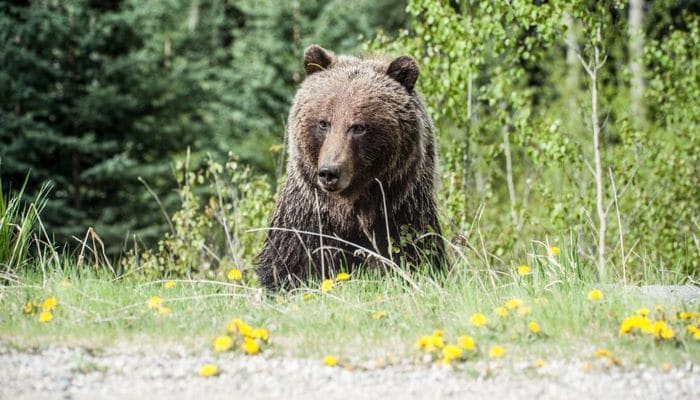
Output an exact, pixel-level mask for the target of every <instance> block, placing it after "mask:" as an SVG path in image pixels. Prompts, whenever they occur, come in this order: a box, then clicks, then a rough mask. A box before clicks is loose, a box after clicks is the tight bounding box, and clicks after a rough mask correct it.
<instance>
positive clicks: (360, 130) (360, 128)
mask: <svg viewBox="0 0 700 400" xmlns="http://www.w3.org/2000/svg"><path fill="white" fill-rule="evenodd" d="M365 132H367V125H365V124H357V125H355V126H353V128H352V133H354V134H355V135H363V134H364V133H365Z"/></svg>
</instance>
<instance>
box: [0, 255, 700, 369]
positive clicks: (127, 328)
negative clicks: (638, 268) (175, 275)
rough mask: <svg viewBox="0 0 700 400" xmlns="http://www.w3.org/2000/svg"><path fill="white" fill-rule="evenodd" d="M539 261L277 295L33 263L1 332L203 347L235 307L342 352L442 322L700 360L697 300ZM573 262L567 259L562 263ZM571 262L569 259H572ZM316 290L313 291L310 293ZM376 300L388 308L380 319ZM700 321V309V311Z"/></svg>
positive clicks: (399, 344) (309, 345)
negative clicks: (636, 316)
mask: <svg viewBox="0 0 700 400" xmlns="http://www.w3.org/2000/svg"><path fill="white" fill-rule="evenodd" d="M542 268H543V267H542V266H533V272H534V274H533V275H530V276H525V277H518V276H517V275H516V274H513V275H511V276H500V277H497V278H495V279H494V280H493V281H491V280H490V279H487V280H484V281H481V280H480V279H478V278H477V277H476V276H475V275H472V274H468V273H462V274H456V276H454V277H453V278H451V279H449V280H445V281H444V282H435V281H432V280H430V279H428V278H425V277H423V276H414V279H415V283H416V284H417V285H418V288H417V289H416V288H414V287H413V285H408V284H407V283H406V281H405V280H404V279H402V278H401V277H398V276H389V277H379V276H373V275H371V274H365V275H356V276H353V278H352V279H351V280H350V281H346V282H340V283H337V284H336V286H335V287H334V288H333V289H332V290H331V291H330V292H329V293H325V294H324V293H321V291H320V289H319V288H320V285H314V286H313V287H309V288H307V289H305V290H298V291H295V292H292V293H286V294H280V295H276V296H268V295H266V294H264V293H263V292H262V290H261V289H257V288H248V287H244V286H242V285H238V284H231V283H225V282H215V281H177V285H176V286H175V287H174V288H170V289H168V288H165V287H164V284H163V281H146V280H143V279H141V278H137V277H133V276H132V277H125V278H122V279H116V280H115V279H114V278H113V276H112V275H110V274H108V273H95V272H91V273H85V272H83V273H82V274H77V273H76V272H75V269H74V268H71V267H65V268H63V269H62V270H56V271H54V272H49V273H48V274H47V275H46V278H43V275H39V274H35V275H26V276H23V277H21V278H20V282H21V283H19V284H14V285H12V286H5V287H3V288H2V289H1V290H2V295H1V296H0V337H2V341H3V342H5V344H8V345H12V346H19V347H22V348H27V347H35V346H45V345H53V344H72V345H82V346H88V347H101V346H107V345H109V344H110V343H113V342H116V341H124V340H126V341H133V342H139V343H160V342H166V343H167V342H178V343H185V344H188V345H191V346H192V348H193V349H199V350H202V351H209V350H206V349H207V348H210V342H211V338H212V337H214V336H216V335H218V334H221V333H223V332H224V326H225V325H226V324H227V323H228V322H229V321H230V320H231V319H233V318H237V317H238V318H241V319H243V320H244V321H246V322H248V323H250V324H252V325H255V326H262V327H265V328H267V329H268V331H269V332H270V336H271V342H270V345H269V346H267V348H269V349H271V352H272V354H273V355H277V356H280V355H285V356H299V357H311V358H317V359H319V360H320V359H321V358H322V357H323V356H325V355H327V354H333V355H336V356H337V357H339V358H340V359H353V360H359V359H374V358H376V357H386V356H387V355H392V356H393V357H394V358H399V359H406V358H407V359H411V360H415V361H417V360H419V359H421V356H420V354H419V353H418V351H416V350H415V349H414V347H413V346H414V343H415V341H416V339H417V338H418V337H419V336H421V335H429V334H431V333H432V332H433V330H436V329H440V330H443V331H444V332H445V339H446V341H450V342H454V341H455V340H456V337H457V336H458V335H462V334H469V335H472V336H473V337H474V338H475V339H476V343H477V347H478V350H479V354H478V355H476V356H475V357H474V358H473V359H486V358H487V357H488V356H487V353H488V348H489V347H490V346H492V345H501V346H503V347H504V348H505V349H506V352H507V354H506V358H505V359H506V360H534V359H544V360H547V359H584V360H586V359H593V358H594V356H593V353H594V351H595V350H597V349H607V350H610V351H611V352H613V354H614V355H615V358H616V359H619V360H621V361H622V362H623V363H628V362H629V363H639V362H645V363H649V364H651V365H661V364H662V363H672V364H681V363H683V362H687V361H694V362H696V363H697V362H699V361H700V342H699V341H695V340H694V339H693V338H692V336H691V335H689V334H688V332H686V331H685V325H687V323H686V321H677V320H676V312H678V311H681V310H684V311H696V312H697V311H700V309H699V306H698V304H697V303H695V305H693V306H692V307H689V306H688V305H684V304H674V303H661V304H658V303H657V302H656V301H654V300H653V299H646V298H643V297H640V296H638V295H636V296H635V295H633V294H630V293H626V292H624V291H622V290H620V287H618V286H606V287H603V288H601V289H602V291H603V298H602V299H601V300H599V301H596V302H592V301H590V300H588V299H587V294H588V293H589V291H590V290H592V289H593V288H594V285H592V284H590V283H587V282H586V281H585V280H582V279H578V278H575V277H568V278H566V279H563V278H562V277H561V276H553V275H551V273H550V272H549V271H546V270H545V271H543V270H542ZM563 268H564V267H563ZM564 269H566V270H571V266H569V265H567V266H565V268H564ZM305 293H309V294H311V298H310V299H307V300H305V299H304V294H305ZM154 295H158V296H161V297H162V298H163V300H164V303H165V305H167V306H168V307H170V308H171V309H172V313H171V314H169V315H165V316H161V315H157V313H155V312H154V311H153V310H152V309H149V308H148V307H147V305H146V303H147V300H148V298H149V297H150V296H154ZM49 296H55V297H56V298H57V299H58V302H59V306H58V308H57V309H56V310H55V313H54V314H55V317H54V319H53V320H52V321H50V322H48V323H39V322H38V321H37V318H36V316H35V315H34V316H30V315H24V314H23V311H22V307H23V305H24V304H25V303H26V302H28V301H31V300H36V301H38V302H41V301H42V300H43V299H45V298H47V297H49ZM510 298H518V299H521V300H522V301H523V302H524V303H525V305H527V306H530V307H531V308H532V313H531V314H529V315H527V316H521V315H518V313H517V311H511V313H510V314H509V316H508V317H506V318H500V317H497V316H496V315H495V314H494V312H493V309H494V308H495V307H497V306H501V305H503V304H504V303H505V301H506V300H508V299H510ZM657 306H658V307H660V308H661V309H662V311H659V312H658V313H656V314H655V315H654V318H659V319H661V318H663V319H664V320H666V321H667V322H669V323H671V324H674V325H673V326H674V327H675V329H676V338H677V339H676V340H671V341H658V340H654V339H653V338H652V337H651V336H649V335H645V336H625V337H620V336H619V335H618V328H619V325H620V322H621V321H622V320H623V319H624V318H625V317H626V316H628V315H630V314H633V313H635V311H636V310H637V309H639V308H641V307H647V308H649V309H651V310H652V314H653V313H654V309H655V307H657ZM377 311H383V312H384V313H386V317H384V318H380V319H374V318H373V314H374V313H375V312H377ZM476 312H481V313H484V314H485V315H486V316H487V318H488V320H489V324H488V328H475V327H473V326H471V325H470V323H469V319H470V316H471V315H472V314H473V313H476ZM530 321H535V322H537V323H538V324H539V325H540V326H541V328H542V332H543V334H542V335H532V334H529V333H528V330H527V323H528V322H530ZM695 323H696V324H698V323H700V321H695Z"/></svg>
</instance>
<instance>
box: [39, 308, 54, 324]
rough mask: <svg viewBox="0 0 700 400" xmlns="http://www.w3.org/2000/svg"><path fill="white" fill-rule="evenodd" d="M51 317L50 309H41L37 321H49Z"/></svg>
mask: <svg viewBox="0 0 700 400" xmlns="http://www.w3.org/2000/svg"><path fill="white" fill-rule="evenodd" d="M52 319H53V314H51V311H42V312H41V314H39V322H49V321H51V320H52Z"/></svg>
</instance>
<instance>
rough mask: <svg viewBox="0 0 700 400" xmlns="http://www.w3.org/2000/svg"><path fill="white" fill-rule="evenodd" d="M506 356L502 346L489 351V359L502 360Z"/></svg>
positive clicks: (493, 347)
mask: <svg viewBox="0 0 700 400" xmlns="http://www.w3.org/2000/svg"><path fill="white" fill-rule="evenodd" d="M505 354H506V350H505V349H504V348H503V347H501V346H492V347H491V348H490V349H489V357H491V358H501V357H503V356H504V355H505Z"/></svg>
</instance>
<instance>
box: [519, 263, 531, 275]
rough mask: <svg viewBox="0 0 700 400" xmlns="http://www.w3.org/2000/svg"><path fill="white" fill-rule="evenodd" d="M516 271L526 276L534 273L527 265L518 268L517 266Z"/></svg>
mask: <svg viewBox="0 0 700 400" xmlns="http://www.w3.org/2000/svg"><path fill="white" fill-rule="evenodd" d="M515 272H516V273H517V274H518V276H525V275H530V274H532V270H531V269H530V267H528V266H527V265H521V266H519V267H518V268H516V270H515Z"/></svg>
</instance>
